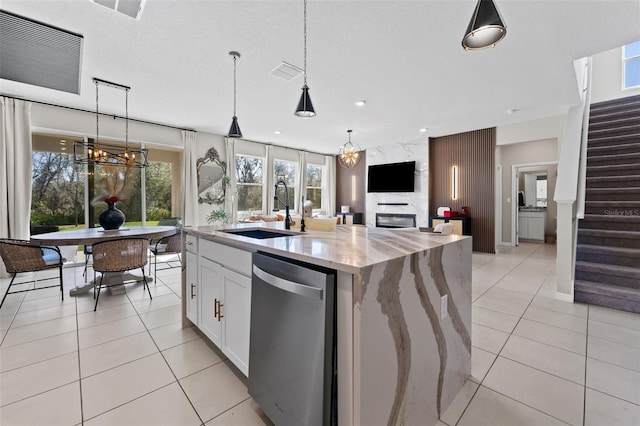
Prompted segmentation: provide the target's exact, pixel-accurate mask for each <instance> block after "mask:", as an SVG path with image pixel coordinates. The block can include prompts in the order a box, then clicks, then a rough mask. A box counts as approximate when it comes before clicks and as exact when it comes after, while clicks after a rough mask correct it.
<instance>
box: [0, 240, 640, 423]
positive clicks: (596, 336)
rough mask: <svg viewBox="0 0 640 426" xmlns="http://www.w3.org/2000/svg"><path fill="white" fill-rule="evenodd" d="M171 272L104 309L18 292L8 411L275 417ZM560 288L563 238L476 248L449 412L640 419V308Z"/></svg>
mask: <svg viewBox="0 0 640 426" xmlns="http://www.w3.org/2000/svg"><path fill="white" fill-rule="evenodd" d="M64 274H65V287H66V289H67V290H68V289H70V288H72V287H74V286H75V285H76V284H80V283H82V282H84V279H83V278H82V268H69V269H65V270H64ZM158 275H159V280H158V281H157V282H155V283H152V284H151V292H152V295H153V300H149V298H148V295H146V293H143V291H142V286H141V285H140V284H128V285H127V293H126V294H121V295H116V296H113V295H108V294H103V296H102V297H101V299H100V304H99V306H98V311H97V312H95V313H94V312H93V302H94V301H93V295H92V293H88V294H85V295H81V296H77V297H68V291H66V292H65V293H66V295H67V297H65V300H64V302H61V301H60V296H59V291H56V289H46V290H41V291H35V292H27V293H20V294H17V295H11V296H9V297H8V298H7V301H6V302H5V305H4V306H3V307H2V309H1V310H0V339H1V343H0V424H1V425H3V426H13V425H58V424H59V425H78V424H87V425H192V424H193V425H203V424H207V425H224V426H227V425H231V426H236V425H237V426H251V425H264V424H270V422H269V421H268V419H266V418H265V416H264V414H263V413H262V412H261V410H260V409H259V407H257V405H256V404H255V402H254V401H253V400H252V399H251V398H250V397H249V395H248V394H247V388H246V379H245V378H244V377H243V376H242V374H240V373H239V372H238V371H237V370H236V369H235V368H234V367H232V366H231V365H230V364H229V362H228V360H226V358H225V357H224V355H222V353H221V352H219V351H218V350H216V349H214V348H212V347H211V344H210V343H209V342H207V341H206V339H204V338H202V337H201V335H200V334H199V333H198V332H196V331H195V330H193V329H181V328H180V305H179V303H180V298H179V294H180V293H179V290H180V282H179V280H180V273H179V270H178V269H172V270H166V271H159V272H158ZM7 284H8V280H6V279H0V291H2V293H4V291H5V289H6V285H7ZM554 294H555V246H552V245H544V244H527V243H525V244H521V245H520V246H519V247H517V248H502V249H500V252H499V253H498V254H496V255H490V254H483V253H474V254H473V302H474V303H473V310H472V313H473V315H472V317H473V328H472V336H473V337H472V343H473V348H472V375H471V377H470V378H469V380H468V381H467V384H466V385H465V387H464V389H463V390H462V392H461V393H460V394H459V395H458V397H457V398H456V400H455V401H454V403H453V404H452V406H451V407H450V408H449V410H448V411H447V412H446V413H445V414H444V415H443V416H442V419H441V422H440V423H439V424H440V425H444V424H446V425H449V426H453V425H554V424H574V425H602V426H609V425H634V426H637V425H640V316H639V315H634V314H630V313H626V312H619V311H613V310H610V309H604V308H600V307H596V306H589V305H583V304H571V303H567V302H562V301H559V300H556V299H554Z"/></svg>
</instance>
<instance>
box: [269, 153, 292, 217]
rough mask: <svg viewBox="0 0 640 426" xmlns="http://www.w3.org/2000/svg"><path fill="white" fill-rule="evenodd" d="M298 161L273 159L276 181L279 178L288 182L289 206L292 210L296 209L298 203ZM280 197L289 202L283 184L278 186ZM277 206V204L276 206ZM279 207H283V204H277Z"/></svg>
mask: <svg viewBox="0 0 640 426" xmlns="http://www.w3.org/2000/svg"><path fill="white" fill-rule="evenodd" d="M297 165H298V163H295V162H293V161H283V160H274V161H273V171H274V180H273V181H274V182H278V180H280V179H282V180H284V183H285V184H287V190H288V196H289V200H288V201H289V207H290V208H291V210H295V208H296V204H297V198H296V193H298V191H297V190H296V167H297ZM278 198H280V200H281V201H282V202H283V203H285V202H287V197H286V196H285V190H284V187H283V186H282V185H280V186H279V187H278ZM274 207H275V206H274ZM277 207H278V208H280V209H281V208H283V207H284V206H283V205H279V206H277Z"/></svg>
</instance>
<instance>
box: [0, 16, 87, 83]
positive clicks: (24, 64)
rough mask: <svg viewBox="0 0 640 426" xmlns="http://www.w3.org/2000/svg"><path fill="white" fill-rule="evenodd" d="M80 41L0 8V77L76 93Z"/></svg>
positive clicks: (73, 35) (80, 39)
mask: <svg viewBox="0 0 640 426" xmlns="http://www.w3.org/2000/svg"><path fill="white" fill-rule="evenodd" d="M82 40H83V38H82V36H81V35H78V34H74V33H71V32H69V31H65V30H61V29H59V28H55V27H52V26H50V25H46V24H42V23H40V22H36V21H33V20H31V19H27V18H23V17H21V16H18V15H14V14H11V13H8V12H5V11H4V10H0V45H2V49H0V78H4V79H7V80H13V81H17V82H20V83H26V84H32V85H34V86H41V87H47V88H49V89H55V90H62V91H63V92H69V93H75V94H79V93H80V60H81V56H82Z"/></svg>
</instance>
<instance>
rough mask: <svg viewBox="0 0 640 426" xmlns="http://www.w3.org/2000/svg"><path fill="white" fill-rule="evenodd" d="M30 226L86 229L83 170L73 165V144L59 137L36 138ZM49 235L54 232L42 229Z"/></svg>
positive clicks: (81, 167) (33, 156)
mask: <svg viewBox="0 0 640 426" xmlns="http://www.w3.org/2000/svg"><path fill="white" fill-rule="evenodd" d="M32 160H33V168H32V178H33V181H32V193H31V226H32V228H33V227H35V228H33V229H34V230H35V231H36V232H37V231H38V230H37V227H43V226H58V227H59V229H60V230H61V231H64V230H72V229H80V228H84V227H85V226H84V209H85V207H84V193H85V188H84V176H85V174H84V167H83V166H82V165H78V164H74V163H73V142H72V141H71V140H67V139H65V138H60V137H56V136H41V137H39V138H36V137H34V147H33V154H32ZM43 231H45V232H50V231H51V229H45V228H43Z"/></svg>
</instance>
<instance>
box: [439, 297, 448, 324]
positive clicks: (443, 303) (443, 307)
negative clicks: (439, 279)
mask: <svg viewBox="0 0 640 426" xmlns="http://www.w3.org/2000/svg"><path fill="white" fill-rule="evenodd" d="M448 300H449V296H448V295H446V294H445V295H444V296H442V297H441V298H440V320H443V319H445V318H446V317H448V316H449V309H448V308H447V302H448Z"/></svg>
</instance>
